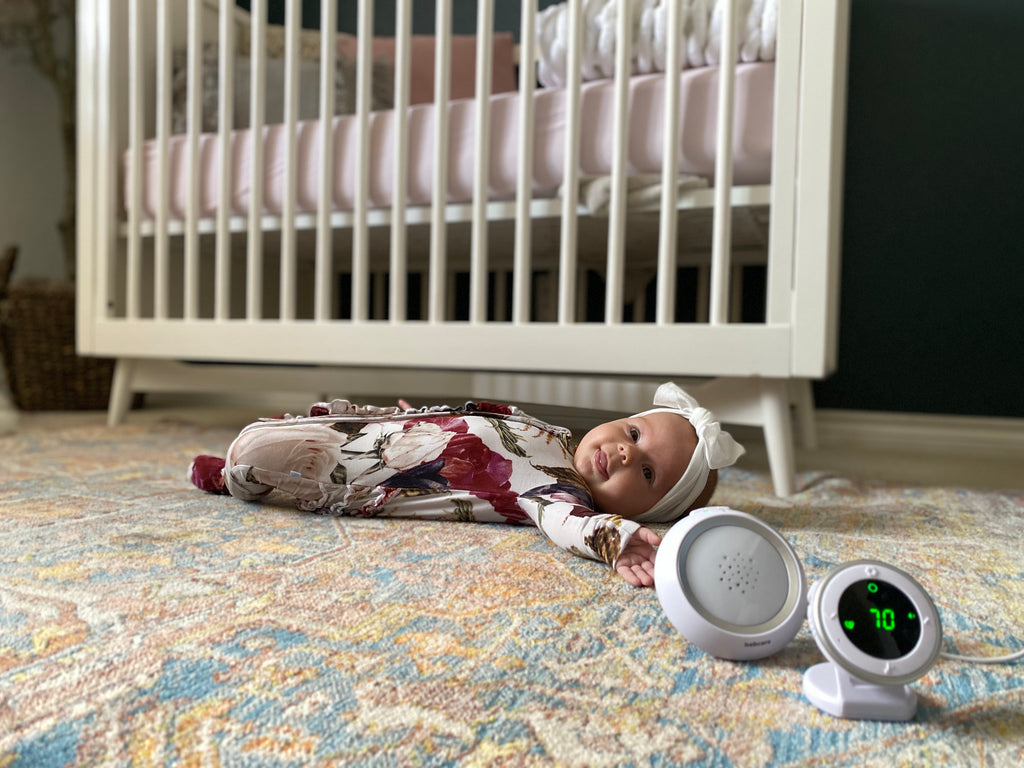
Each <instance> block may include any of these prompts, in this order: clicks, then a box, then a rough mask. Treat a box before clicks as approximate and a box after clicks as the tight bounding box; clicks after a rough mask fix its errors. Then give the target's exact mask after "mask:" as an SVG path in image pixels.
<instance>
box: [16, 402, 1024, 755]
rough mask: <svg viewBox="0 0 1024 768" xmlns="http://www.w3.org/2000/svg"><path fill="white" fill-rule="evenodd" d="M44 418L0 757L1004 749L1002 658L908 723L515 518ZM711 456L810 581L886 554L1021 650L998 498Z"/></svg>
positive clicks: (975, 628)
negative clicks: (734, 656)
mask: <svg viewBox="0 0 1024 768" xmlns="http://www.w3.org/2000/svg"><path fill="white" fill-rule="evenodd" d="M101 419H102V416H100V415H97V418H96V422H95V423H94V422H83V421H82V420H80V419H78V420H72V422H70V423H65V420H64V419H63V418H62V417H61V416H59V415H54V414H40V415H35V416H30V417H25V418H23V420H22V428H21V431H20V432H19V433H18V434H16V435H14V436H10V437H4V438H0V517H2V530H3V554H2V557H0V767H2V768H8V766H33V767H38V766H44V767H45V766H63V765H72V764H77V765H113V766H117V765H149V766H164V765H225V766H227V765H241V766H307V765H331V764H346V765H347V764H352V765H381V766H407V765H427V766H440V765H455V764H458V765H480V766H485V765H486V766H490V765H538V766H540V765H555V764H558V765H573V764H579V765H588V766H604V765H636V766H641V765H659V766H677V765H711V766H789V765H832V766H864V765H877V766H887V767H888V766H894V765H915V766H916V765H922V766H924V765H948V766H968V765H970V766H974V765H985V766H1003V765H1005V766H1010V765H1019V764H1021V761H1022V760H1024V746H1022V745H1024V741H1022V738H1021V734H1022V733H1024V679H1022V678H1024V674H1022V673H1024V665H1022V664H1021V663H1019V662H1018V663H1017V664H1008V665H1000V666H980V665H971V664H965V663H960V662H952V661H946V660H940V661H939V663H938V664H937V665H936V666H935V667H934V668H933V669H932V670H931V672H929V673H928V674H927V675H926V676H925V677H924V678H923V679H921V680H920V681H918V682H917V683H916V684H915V686H914V687H915V690H916V691H917V692H918V695H919V706H918V713H917V717H916V718H915V719H914V720H913V721H911V722H909V723H880V722H865V721H849V720H841V719H835V718H832V717H830V716H828V715H826V714H824V713H822V712H821V711H819V710H818V709H816V708H815V707H813V706H811V705H810V704H809V703H808V702H807V700H806V699H805V698H804V696H803V694H802V693H801V678H802V674H803V672H804V670H806V669H807V668H808V667H809V666H811V665H812V664H815V663H817V662H818V661H820V660H821V656H820V653H819V652H818V650H817V647H816V646H815V644H814V642H813V640H812V639H811V636H810V634H809V632H808V630H807V629H806V627H805V628H803V629H802V630H801V631H800V633H799V634H798V635H797V638H796V639H795V640H794V641H793V642H792V643H790V644H789V645H788V646H787V647H786V648H785V649H784V650H783V651H782V652H780V653H778V654H777V655H775V656H773V657H770V658H768V659H766V660H764V661H761V662H756V663H736V662H729V661H720V660H716V659H713V658H711V657H709V656H708V655H706V654H705V653H703V652H701V651H700V650H698V649H696V648H694V647H692V646H690V645H688V643H687V641H686V640H685V639H684V638H683V637H682V636H681V635H680V634H679V633H677V632H676V631H675V630H674V629H673V628H672V627H671V625H670V624H669V623H668V621H667V619H666V618H665V616H664V614H663V613H662V610H661V607H660V605H659V603H658V600H657V597H656V595H655V592H654V591H653V590H637V589H633V588H631V587H629V586H628V585H626V584H625V583H624V582H622V581H621V580H620V579H618V578H617V577H616V576H613V575H612V574H611V573H610V572H609V571H607V570H606V569H605V568H604V567H603V566H601V565H599V564H597V563H593V562H589V561H585V560H580V559H577V558H574V557H572V556H571V555H569V554H567V553H566V552H564V551H561V550H557V549H555V548H554V547H553V546H551V545H550V544H548V543H547V542H546V541H545V540H544V539H543V537H542V536H540V534H539V533H538V532H537V531H536V530H535V529H532V528H517V527H505V526H496V525H480V524H477V525H474V524H468V523H426V522H413V521H394V522H389V521H377V520H351V519H344V520H340V519H331V518H325V517H318V516H313V515H307V514H302V513H299V512H296V511H294V510H292V509H290V508H289V507H288V506H287V505H286V502H280V503H278V504H273V503H271V504H265V505H252V504H247V503H244V502H240V501H237V500H234V499H231V498H227V497H214V496H209V495H205V494H203V493H201V492H198V491H196V490H194V489H192V488H191V487H190V486H189V485H188V484H187V482H186V480H185V470H186V467H187V466H188V463H189V461H190V460H191V458H192V457H193V456H194V455H195V454H197V453H217V454H220V453H222V452H223V451H224V449H225V447H226V446H227V444H228V442H229V441H230V440H231V438H232V437H233V436H234V434H235V432H234V431H233V430H232V431H228V430H224V429H203V428H199V427H196V426H191V425H187V424H178V423H166V424H160V425H157V426H145V425H134V426H126V427H121V428H117V429H113V430H109V429H107V428H106V427H103V426H100V425H99V422H100V421H101ZM799 485H800V487H801V488H802V490H801V492H799V493H798V494H796V495H795V496H793V497H791V498H788V499H785V500H780V499H776V498H775V497H773V496H772V495H771V493H770V484H769V479H768V477H767V476H765V475H762V474H757V473H750V472H745V471H742V470H731V471H727V472H725V473H723V478H722V482H721V484H720V485H719V492H718V494H717V496H716V499H715V501H716V503H720V504H726V505H730V506H732V507H735V508H737V509H741V510H744V511H748V512H752V513H756V514H757V515H759V516H760V517H761V519H763V520H764V521H765V522H767V523H769V524H770V525H772V526H774V527H776V528H777V529H779V530H780V532H781V533H782V534H783V535H784V536H785V537H786V538H787V539H788V540H789V541H790V542H791V543H792V544H793V545H794V547H795V548H796V550H797V552H798V553H799V554H800V555H801V557H802V558H803V561H804V564H805V568H806V571H807V575H808V578H809V579H811V580H814V579H815V578H817V577H820V576H822V575H823V574H824V573H825V572H826V571H827V570H828V569H829V568H830V567H831V566H832V565H834V564H837V563H840V562H844V561H847V560H852V559H856V558H859V557H871V558H876V559H881V560H887V561H889V562H893V563H894V564H898V565H901V566H902V567H903V568H904V569H905V570H907V571H909V572H910V573H912V574H913V575H914V576H915V577H917V578H918V580H919V581H920V582H921V583H922V584H923V585H924V586H925V587H926V589H928V591H929V592H930V593H931V594H932V595H933V597H934V599H935V602H936V604H937V605H938V607H939V611H940V614H941V618H942V621H943V624H944V629H945V633H946V647H947V649H950V650H953V649H955V650H958V651H960V652H962V653H973V654H994V653H1005V652H1008V651H1013V650H1017V649H1019V648H1020V647H1021V644H1022V642H1021V638H1020V637H1019V636H1018V634H1019V632H1020V627H1022V626H1024V553H1022V547H1021V542H1022V540H1024V494H1021V493H994V492H991V493H987V492H976V491H964V490H957V489H952V488H927V489H920V488H910V487H898V486H883V485H877V484H861V483H857V482H854V481H851V480H849V479H844V478H841V477H835V476H830V475H825V474H821V473H816V474H804V475H801V476H800V477H799Z"/></svg>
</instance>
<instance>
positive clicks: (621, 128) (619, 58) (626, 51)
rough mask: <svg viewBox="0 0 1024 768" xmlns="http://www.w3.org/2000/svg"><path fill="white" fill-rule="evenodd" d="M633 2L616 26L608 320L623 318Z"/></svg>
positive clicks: (620, 10)
mask: <svg viewBox="0 0 1024 768" xmlns="http://www.w3.org/2000/svg"><path fill="white" fill-rule="evenodd" d="M631 9H632V3H630V2H628V1H627V2H619V3H618V6H617V8H616V12H617V19H616V29H615V120H614V122H613V124H612V178H611V201H610V203H611V207H610V209H609V211H608V214H609V215H608V263H607V268H606V277H605V280H606V285H607V288H606V290H605V309H604V321H605V322H606V323H621V322H622V297H623V287H622V283H623V271H624V265H625V249H626V173H627V172H628V170H629V169H628V167H627V164H628V162H629V158H628V157H627V154H626V149H627V147H628V146H629V78H630V74H631V70H632V58H633V26H632V12H631Z"/></svg>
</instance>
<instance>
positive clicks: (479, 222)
mask: <svg viewBox="0 0 1024 768" xmlns="http://www.w3.org/2000/svg"><path fill="white" fill-rule="evenodd" d="M476 17H477V25H476V44H477V48H476V92H475V98H476V114H475V120H474V137H475V141H476V149H475V151H474V155H473V158H474V164H473V231H472V237H471V246H470V247H471V250H470V270H469V276H470V289H469V290H470V293H469V319H470V322H477V323H482V322H484V321H486V320H487V268H488V263H487V198H488V181H489V176H490V140H491V47H492V43H493V36H494V32H493V30H494V2H493V0H480V2H478V3H477V9H476Z"/></svg>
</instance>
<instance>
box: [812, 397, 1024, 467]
mask: <svg viewBox="0 0 1024 768" xmlns="http://www.w3.org/2000/svg"><path fill="white" fill-rule="evenodd" d="M815 421H816V424H817V430H818V441H819V443H820V444H821V446H822V447H851V448H862V449H868V450H879V451H897V452H907V453H917V454H935V455H939V454H961V455H965V456H976V457H979V458H983V457H986V456H992V457H999V458H1003V459H1008V458H1011V457H1015V456H1017V457H1021V458H1022V459H1024V419H1016V418H996V417H990V416H948V415H938V414H921V413H885V412H880V411H849V410H831V409H822V410H818V411H816V412H815Z"/></svg>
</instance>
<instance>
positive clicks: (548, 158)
mask: <svg viewBox="0 0 1024 768" xmlns="http://www.w3.org/2000/svg"><path fill="white" fill-rule="evenodd" d="M773 78H774V65H773V64H772V63H760V62H759V63H752V64H741V65H739V66H738V67H737V81H736V100H735V113H734V169H733V174H734V177H733V181H734V183H735V184H737V185H750V184H766V183H768V182H769V176H770V167H771V137H772V107H773V93H772V89H773ZM663 86H664V75H661V74H654V75H640V76H635V77H633V78H631V79H630V110H629V118H630V119H629V150H628V159H629V167H630V172H631V173H655V172H659V171H660V169H661V154H662V133H663V132H662V125H663V113H664V98H663V94H664V87H663ZM564 98H565V94H564V91H562V90H539V91H537V92H536V94H535V107H534V132H533V134H534V143H533V152H534V161H533V192H534V195H535V196H536V197H552V196H554V195H556V194H557V190H558V187H559V186H560V184H561V181H562V169H563V157H564V151H565V147H564V132H565V109H564ZM717 103H718V70H717V68H702V69H690V70H685V71H683V72H682V73H681V74H680V120H681V132H680V133H681V138H680V144H679V148H680V158H679V171H680V172H681V173H688V174H696V175H700V176H705V177H708V178H709V179H712V177H713V175H714V164H715V123H716V122H717V121H716V118H715V111H716V109H717ZM518 109H519V95H518V93H515V92H513V93H502V94H497V95H495V96H492V97H491V143H490V157H489V171H490V176H489V180H490V190H489V195H490V198H491V199H493V200H501V199H512V198H514V196H515V191H516V183H517V178H516V174H517V168H516V163H517V157H518V134H519V128H518ZM434 115H435V111H434V105H433V104H418V105H415V106H412V107H410V108H409V152H408V157H409V161H408V169H409V170H408V189H407V194H408V197H407V204H408V205H427V204H429V203H430V202H431V199H432V185H433V175H434V170H433V155H434V151H433V145H434V138H433V137H434ZM448 115H449V131H450V135H449V152H448V202H450V203H457V202H467V201H469V200H471V199H472V192H473V163H474V155H475V148H474V143H473V136H474V127H473V121H474V116H475V102H474V101H473V100H470V99H464V100H459V101H453V102H450V103H449V104H448ZM613 116H614V85H613V82H612V81H610V80H599V81H592V82H588V83H584V84H583V86H582V91H581V122H580V125H581V126H582V133H581V141H580V173H581V175H586V176H592V175H596V176H600V175H606V174H609V173H611V167H612V130H613ZM332 130H333V133H334V162H333V168H332V178H333V191H332V197H333V200H332V206H333V208H334V209H335V210H350V209H351V208H352V207H353V201H354V196H355V187H356V184H355V172H356V132H357V127H356V121H355V119H354V117H353V116H351V115H343V116H339V117H336V118H334V120H333V121H332ZM319 133H320V122H319V121H309V122H303V123H299V124H298V126H297V150H298V151H297V158H298V160H297V163H296V167H297V175H296V189H297V205H298V210H299V211H300V212H313V211H316V210H317V206H318V197H319V192H318V187H319V177H320V167H321V162H320V148H319ZM394 134H395V119H394V112H391V111H388V112H375V113H372V114H371V115H370V163H369V166H370V172H369V173H370V179H369V195H370V204H371V206H372V207H377V208H382V207H388V206H390V205H391V201H392V196H393V187H394V170H393V162H394V150H393V147H394V141H395V135H394ZM252 135H253V134H252V132H251V131H249V130H242V131H235V132H234V133H233V134H232V136H231V152H232V162H231V168H232V173H231V206H232V213H233V214H237V215H246V214H247V213H248V211H249V199H250V194H251V189H250V183H249V181H250V162H251V158H250V150H249V143H250V142H251V140H252ZM286 136H287V132H286V130H285V128H284V127H283V126H280V125H273V126H267V127H265V128H264V130H263V142H264V152H265V175H264V214H270V215H273V214H278V213H280V212H281V210H282V204H283V201H284V195H285V190H286V189H287V185H286V184H285V150H286V143H285V141H286ZM143 151H144V153H145V154H144V158H143V170H142V179H143V189H142V209H143V211H142V218H144V219H147V218H153V217H154V215H155V211H156V210H157V207H158V202H159V193H158V190H159V187H160V179H159V174H158V172H157V169H158V167H159V166H158V146H157V142H156V141H149V142H146V144H145V145H144V148H143ZM169 154H170V172H169V176H168V180H167V184H166V188H167V189H168V190H169V194H170V199H169V206H170V216H171V218H172V219H183V218H184V217H185V210H186V208H187V203H188V194H189V192H188V190H189V183H188V181H189V179H188V173H189V163H188V148H187V144H186V138H185V136H173V137H172V138H171V139H170V141H169ZM218 154H219V150H218V143H217V136H216V134H204V135H203V136H201V137H200V162H199V169H200V171H199V172H200V174H201V179H200V184H199V198H200V199H199V215H200V216H201V217H209V216H213V215H214V214H215V213H216V210H217V205H218V199H219V186H220V173H219V164H218V162H217V160H218ZM129 161H130V153H129V154H126V156H125V170H126V174H125V178H126V179H127V178H129V175H128V174H127V169H128V167H129ZM128 186H130V185H126V192H128V193H129V194H126V195H125V199H126V201H127V200H131V195H130V189H128V188H127V187H128Z"/></svg>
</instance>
